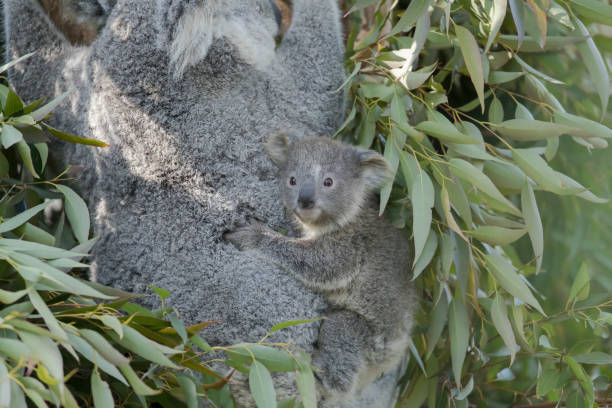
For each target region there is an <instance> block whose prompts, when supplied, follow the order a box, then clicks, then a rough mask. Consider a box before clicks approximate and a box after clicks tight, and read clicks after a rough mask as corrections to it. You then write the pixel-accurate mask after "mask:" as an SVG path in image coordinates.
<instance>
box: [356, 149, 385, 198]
mask: <svg viewBox="0 0 612 408" xmlns="http://www.w3.org/2000/svg"><path fill="white" fill-rule="evenodd" d="M357 155H358V157H359V167H360V168H361V177H362V178H363V180H364V182H365V184H366V186H367V187H368V188H370V189H374V188H377V187H379V186H380V185H382V184H384V183H385V182H387V181H389V179H390V178H391V166H390V165H389V162H387V160H385V158H384V157H383V156H381V155H380V154H378V153H377V152H375V151H373V150H365V149H358V151H357Z"/></svg>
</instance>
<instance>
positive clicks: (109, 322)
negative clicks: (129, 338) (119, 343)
mask: <svg viewBox="0 0 612 408" xmlns="http://www.w3.org/2000/svg"><path fill="white" fill-rule="evenodd" d="M96 317H97V318H98V319H100V321H102V323H104V325H105V326H106V327H110V328H111V329H113V330H114V331H115V333H117V334H118V335H119V338H122V337H123V325H122V324H121V322H120V321H119V319H117V318H116V317H115V316H113V315H110V314H103V315H98V316H96Z"/></svg>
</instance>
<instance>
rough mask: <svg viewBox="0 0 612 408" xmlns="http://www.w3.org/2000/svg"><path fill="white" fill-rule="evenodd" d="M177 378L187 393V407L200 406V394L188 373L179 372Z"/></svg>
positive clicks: (195, 407)
mask: <svg viewBox="0 0 612 408" xmlns="http://www.w3.org/2000/svg"><path fill="white" fill-rule="evenodd" d="M176 380H177V381H178V383H179V384H180V386H181V389H182V390H183V392H184V393H185V399H186V400H187V408H198V407H199V404H198V395H197V389H196V384H195V382H194V380H193V378H191V377H190V376H188V375H185V374H177V375H176Z"/></svg>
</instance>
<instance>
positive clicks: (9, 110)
mask: <svg viewBox="0 0 612 408" xmlns="http://www.w3.org/2000/svg"><path fill="white" fill-rule="evenodd" d="M22 109H23V102H22V101H21V99H20V98H19V96H17V94H16V93H15V91H13V90H12V89H11V88H9V90H8V94H7V96H6V102H5V103H4V117H6V118H8V117H9V116H12V115H14V114H15V113H17V112H19V111H21V110H22Z"/></svg>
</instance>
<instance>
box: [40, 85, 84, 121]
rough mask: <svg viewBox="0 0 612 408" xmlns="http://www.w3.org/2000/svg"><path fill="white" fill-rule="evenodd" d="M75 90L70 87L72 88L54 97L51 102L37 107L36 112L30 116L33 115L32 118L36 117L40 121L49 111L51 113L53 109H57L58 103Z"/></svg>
mask: <svg viewBox="0 0 612 408" xmlns="http://www.w3.org/2000/svg"><path fill="white" fill-rule="evenodd" d="M73 90H74V89H70V90H68V91H66V92H64V93H63V94H61V95H59V96H58V97H56V98H54V99H53V100H51V101H50V102H49V103H47V104H45V105H44V106H42V107H40V108H38V109H36V110H35V111H34V112H32V113H30V116H32V119H34V120H35V121H36V122H38V121H40V120H43V119H44V118H45V117H46V116H47V115H48V114H49V113H51V111H52V110H53V109H55V108H56V107H57V105H59V104H60V103H62V101H63V100H64V99H65V98H66V97H67V96H68V95H69V94H70V93H72V91H73Z"/></svg>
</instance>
